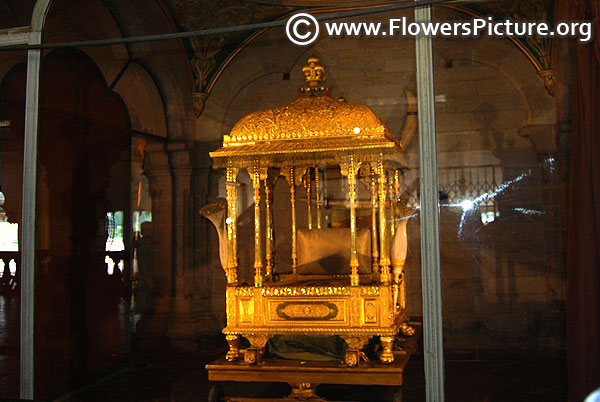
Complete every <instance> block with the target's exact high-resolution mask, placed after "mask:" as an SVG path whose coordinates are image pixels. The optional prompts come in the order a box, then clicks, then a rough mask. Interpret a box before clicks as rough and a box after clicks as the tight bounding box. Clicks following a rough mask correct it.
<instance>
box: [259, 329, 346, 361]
mask: <svg viewBox="0 0 600 402" xmlns="http://www.w3.org/2000/svg"><path fill="white" fill-rule="evenodd" d="M266 346H267V353H268V354H269V355H270V357H272V358H280V359H291V360H306V361H326V362H327V361H342V360H344V356H345V354H346V349H347V348H348V345H347V344H346V341H344V340H343V339H342V338H340V337H339V336H337V335H336V336H308V335H275V336H274V337H272V338H271V339H269V341H268V342H267V345H266Z"/></svg>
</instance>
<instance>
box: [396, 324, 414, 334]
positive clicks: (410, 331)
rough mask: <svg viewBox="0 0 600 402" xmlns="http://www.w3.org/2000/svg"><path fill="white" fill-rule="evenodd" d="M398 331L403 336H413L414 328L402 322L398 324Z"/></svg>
mask: <svg viewBox="0 0 600 402" xmlns="http://www.w3.org/2000/svg"><path fill="white" fill-rule="evenodd" d="M400 332H402V335H404V336H413V335H414V334H415V329H414V328H413V327H411V326H410V325H408V324H407V323H405V322H403V323H402V325H400Z"/></svg>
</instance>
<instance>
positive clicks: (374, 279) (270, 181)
mask: <svg viewBox="0 0 600 402" xmlns="http://www.w3.org/2000/svg"><path fill="white" fill-rule="evenodd" d="M303 73H304V75H305V81H306V83H307V85H306V86H304V87H302V88H301V89H300V97H299V98H298V99H297V100H295V101H293V102H292V103H290V104H289V105H287V106H283V107H279V108H274V109H269V110H264V111H259V112H256V113H252V114H250V115H248V116H246V117H244V118H243V119H241V120H240V121H239V122H238V123H237V124H236V125H235V127H234V128H233V129H232V131H231V133H230V135H226V136H225V137H224V141H223V146H222V148H220V149H218V150H217V151H215V152H212V153H211V154H210V155H211V157H212V158H213V160H214V165H215V167H217V168H225V169H226V172H227V174H226V180H227V182H226V187H227V214H226V239H225V235H224V234H223V238H222V239H221V240H222V241H223V243H224V242H225V240H226V247H224V246H225V244H221V252H222V258H221V260H222V265H223V268H224V270H225V272H226V275H227V284H228V286H227V299H226V303H227V327H226V328H224V329H223V333H224V334H225V335H226V338H227V341H228V343H229V352H228V353H227V356H226V357H227V360H230V361H232V360H236V359H238V357H239V341H240V336H244V337H246V338H247V339H248V340H249V341H250V347H249V348H247V350H246V352H245V355H244V361H245V362H247V363H256V362H258V361H259V360H260V359H261V355H262V353H263V350H264V347H265V344H266V342H267V341H268V339H269V338H270V337H272V336H274V335H285V334H305V335H339V336H340V337H342V338H343V339H344V340H345V341H346V342H347V344H348V349H347V352H346V356H345V361H346V363H347V364H348V365H349V366H355V365H357V364H358V362H359V359H360V351H361V349H362V348H363V346H364V345H365V344H366V342H367V341H368V340H369V339H370V338H371V337H372V336H374V335H378V336H379V337H380V340H381V346H382V353H381V357H380V360H381V361H382V362H384V363H390V362H392V361H393V359H394V355H393V353H392V341H393V337H394V336H395V335H396V334H397V333H398V331H402V332H403V333H404V334H405V335H410V334H411V333H412V331H413V330H412V328H411V327H409V326H408V325H407V324H406V321H407V319H408V309H407V308H406V303H405V299H406V297H405V292H404V289H405V284H404V275H403V265H404V259H405V256H406V239H405V238H406V222H405V221H401V220H400V219H399V218H400V215H399V207H398V200H399V199H400V196H401V194H400V185H399V176H400V171H399V169H401V168H403V163H402V156H401V153H402V150H403V146H402V145H403V144H402V142H401V141H399V140H397V139H395V138H394V137H393V136H392V135H391V133H390V132H389V130H388V128H387V127H386V126H385V125H384V124H383V123H382V122H381V120H380V119H379V118H378V117H377V116H376V115H375V114H374V113H373V111H371V110H370V109H369V108H368V107H366V106H364V105H360V104H356V103H350V102H346V101H344V100H343V99H340V100H334V99H332V98H331V97H330V95H329V91H328V89H327V88H325V87H324V86H322V83H323V81H324V80H325V74H324V69H323V67H322V66H321V64H320V63H319V60H318V59H317V58H315V57H312V58H310V59H309V60H308V63H307V64H306V65H305V66H304V67H303ZM415 129H416V112H414V108H411V107H409V113H408V116H407V121H406V124H405V130H404V132H403V136H401V139H402V138H406V139H407V141H410V137H412V134H414V130H415ZM407 133H408V134H407ZM242 169H246V170H247V171H248V174H249V175H250V178H251V180H252V184H253V189H254V213H255V218H254V229H255V230H254V242H253V243H254V267H253V268H254V284H253V286H249V285H245V286H242V285H240V283H239V281H238V233H237V232H238V227H237V220H238V211H237V205H238V202H237V197H238V194H237V191H238V183H237V179H238V173H239V172H240V170H242ZM332 170H335V171H336V172H338V175H340V174H341V177H342V178H343V179H344V186H343V188H344V190H345V191H346V194H343V195H344V198H343V199H341V200H338V201H337V202H338V204H339V205H344V206H347V209H348V210H349V211H348V212H349V214H348V215H349V219H348V220H347V221H348V222H347V226H348V227H346V228H344V227H340V226H344V225H339V224H338V225H337V226H338V227H337V228H334V227H331V226H332V225H333V223H332V222H331V220H330V222H327V223H324V222H323V219H322V215H323V209H324V208H325V206H324V205H323V196H322V186H323V185H324V184H325V183H323V181H324V179H325V177H326V176H325V172H326V171H332ZM280 176H284V177H285V179H286V181H287V183H288V185H289V200H290V207H291V256H290V258H291V267H292V270H291V272H290V273H285V274H284V273H279V272H278V270H277V266H276V264H275V258H274V256H275V251H276V250H275V241H274V238H275V236H274V235H275V234H274V224H273V222H274V217H273V198H272V197H273V187H274V183H275V181H276V180H277V179H278V178H279V177H280ZM359 180H363V181H364V184H365V186H363V187H366V188H368V189H369V190H368V192H367V197H368V199H365V200H360V199H358V197H357V193H358V189H357V186H358V184H359ZM298 187H300V188H304V190H305V192H306V198H304V199H303V200H302V208H304V207H305V208H306V210H307V211H306V212H307V214H306V216H307V220H308V222H307V225H306V226H307V227H306V228H305V229H299V228H298V224H297V216H296V215H297V202H298V201H299V199H298V197H297V194H296V191H297V188H298ZM261 190H264V197H262V191H261ZM363 192H364V191H363ZM262 198H264V213H263V215H264V217H265V218H264V222H262V219H261V199H262ZM332 203H334V201H332ZM313 208H314V210H316V216H315V214H314V213H313V212H314V210H313ZM358 209H360V210H361V211H363V212H364V211H367V212H368V214H367V216H366V217H367V218H369V222H368V224H367V226H368V227H367V228H360V227H359V226H360V225H358V223H357V210H358ZM313 217H315V218H316V219H313ZM363 223H364V220H363ZM263 226H264V230H263ZM326 226H328V227H326ZM263 232H264V234H263ZM263 249H264V261H263ZM224 253H226V254H224Z"/></svg>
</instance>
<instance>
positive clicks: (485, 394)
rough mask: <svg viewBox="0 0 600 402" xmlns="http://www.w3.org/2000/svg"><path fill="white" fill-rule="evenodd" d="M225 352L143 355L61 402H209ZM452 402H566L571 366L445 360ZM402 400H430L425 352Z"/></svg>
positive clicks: (333, 389)
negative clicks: (213, 374) (209, 371)
mask: <svg viewBox="0 0 600 402" xmlns="http://www.w3.org/2000/svg"><path fill="white" fill-rule="evenodd" d="M223 352H224V350H222V349H221V350H214V351H210V352H209V351H203V352H202V351H198V352H166V353H162V354H158V355H155V356H153V357H149V358H145V359H142V360H140V361H138V362H136V363H135V364H133V365H132V366H131V367H129V368H126V369H122V370H121V371H118V372H116V373H115V374H113V375H112V376H110V377H108V378H106V379H105V380H104V381H101V382H98V383H96V384H94V385H92V386H90V387H88V388H87V389H83V390H81V391H80V392H79V393H75V394H70V395H65V396H63V397H61V398H60V399H58V400H60V401H69V402H96V401H98V402H99V401H114V402H119V401H140V402H141V401H156V402H158V401H160V402H163V401H164V402H167V401H172V402H191V401H206V400H207V397H208V392H209V389H210V384H209V382H208V379H207V375H206V371H205V370H204V368H203V366H204V364H205V363H207V362H209V361H211V360H212V359H214V358H215V357H218V356H220V355H221V353H223ZM445 365H446V373H445V374H446V386H445V392H446V401H448V402H538V401H539V402H565V401H567V385H566V368H565V362H564V360H562V359H560V358H543V359H539V358H538V359H535V360H498V359H495V360H485V361H483V360H477V361H475V360H456V359H451V358H448V359H446V364H445ZM224 388H225V391H226V394H227V395H229V396H255V397H259V396H260V397H279V396H283V395H287V393H288V392H289V386H288V385H285V384H247V383H226V384H224ZM317 391H318V392H319V394H320V395H322V396H324V397H327V398H328V399H332V400H354V401H382V400H386V398H389V397H390V396H391V395H393V391H394V390H393V389H386V388H385V387H365V386H360V387H359V386H339V385H337V386H321V387H319V388H318V389H317ZM402 391H403V396H402V401H406V402H420V401H425V380H424V374H423V355H422V354H421V353H417V354H416V355H413V357H412V358H411V360H410V361H409V364H408V367H407V369H406V374H405V385H404V386H403V390H402Z"/></svg>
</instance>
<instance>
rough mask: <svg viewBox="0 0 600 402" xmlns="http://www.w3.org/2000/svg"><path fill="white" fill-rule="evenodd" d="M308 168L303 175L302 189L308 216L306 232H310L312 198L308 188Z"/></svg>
mask: <svg viewBox="0 0 600 402" xmlns="http://www.w3.org/2000/svg"><path fill="white" fill-rule="evenodd" d="M310 184H311V183H310V168H308V169H307V170H306V174H305V175H304V188H305V189H306V214H307V215H308V230H312V205H311V204H312V196H311V188H310Z"/></svg>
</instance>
